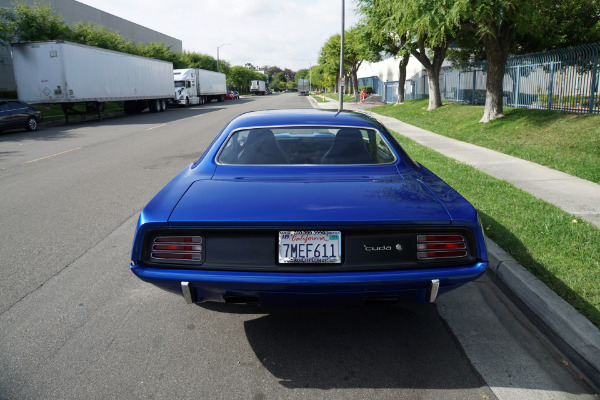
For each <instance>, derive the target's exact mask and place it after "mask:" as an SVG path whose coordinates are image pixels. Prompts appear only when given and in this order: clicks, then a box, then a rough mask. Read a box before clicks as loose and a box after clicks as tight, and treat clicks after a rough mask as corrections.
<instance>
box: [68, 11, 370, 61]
mask: <svg viewBox="0 0 600 400" xmlns="http://www.w3.org/2000/svg"><path fill="white" fill-rule="evenodd" d="M78 1H80V2H81V3H84V4H87V5H89V6H92V7H95V8H97V9H100V10H102V11H106V12H108V13H111V14H113V15H116V16H118V17H121V18H124V19H126V20H129V21H132V22H135V23H137V24H140V25H142V26H145V27H147V28H150V29H153V30H155V31H159V32H161V33H164V34H166V35H169V36H172V37H174V38H176V39H179V40H181V41H182V42H183V50H185V51H190V52H196V53H201V54H207V55H209V56H212V57H214V58H217V47H219V46H220V47H219V59H221V60H225V61H228V62H229V63H230V64H231V66H235V65H242V66H243V65H245V64H246V63H252V65H254V66H256V67H263V66H265V65H268V66H277V67H279V68H282V69H284V68H290V69H291V70H293V71H298V70H299V69H303V68H308V67H309V66H310V65H311V64H312V65H316V64H318V58H319V52H320V50H321V47H323V45H324V44H325V42H326V41H327V40H328V39H329V38H330V37H331V36H332V35H334V34H337V33H340V32H341V26H342V25H341V24H342V17H341V11H342V1H341V0H216V1H215V0H178V1H174V2H171V1H164V0H161V1H155V0H128V1H123V0H78ZM355 8H356V4H355V1H354V0H345V28H346V30H348V29H349V28H351V27H352V26H354V25H356V23H357V22H358V20H359V19H360V17H359V16H358V15H356V13H355V11H354V10H355ZM223 44H224V46H221V45H223Z"/></svg>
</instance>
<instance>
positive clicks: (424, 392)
mask: <svg viewBox="0 0 600 400" xmlns="http://www.w3.org/2000/svg"><path fill="white" fill-rule="evenodd" d="M308 107H310V104H309V102H308V101H307V99H306V98H305V97H299V96H297V95H295V94H276V95H273V96H264V97H253V98H246V99H244V98H242V99H240V100H236V101H228V102H225V103H212V104H209V105H202V106H197V107H190V108H172V109H168V110H167V111H166V112H164V113H159V114H148V113H144V114H141V115H135V116H122V117H115V118H110V119H107V120H104V121H102V122H100V121H95V120H90V121H88V122H82V123H76V124H72V125H68V126H55V127H43V128H42V129H41V130H40V131H38V132H36V133H28V132H11V133H5V134H3V135H0V238H1V239H2V240H0V399H82V398H86V399H116V398H127V399H138V398H143V399H146V398H156V399H164V398H169V399H171V398H200V399H213V398H214V399H285V398H290V399H295V398H303V399H304V398H311V399H312V398H319V399H376V398H383V399H387V398H393V399H399V398H407V399H440V398H443V399H479V400H480V399H495V398H499V399H501V400H504V399H540V398H543V399H571V398H572V399H575V398H577V399H594V398H597V396H595V395H594V394H593V390H592V389H591V388H590V387H589V386H588V385H586V384H585V382H584V381H583V380H582V379H581V378H580V377H579V376H578V374H577V372H576V371H574V370H573V369H572V368H571V367H570V365H569V362H568V360H566V359H564V357H562V356H561V355H560V354H559V353H558V352H557V351H556V350H554V349H553V348H552V347H551V346H550V345H549V344H548V343H547V341H546V340H545V338H544V337H543V336H542V335H540V334H539V333H538V332H537V331H536V330H535V329H534V328H533V327H532V326H531V325H530V324H529V323H528V322H527V320H526V319H525V318H523V317H522V316H521V315H520V313H519V311H518V310H517V309H516V308H515V307H514V306H513V305H512V304H511V303H510V301H508V300H507V299H506V298H505V297H504V296H503V294H502V293H501V292H500V291H499V290H498V289H497V288H496V287H495V286H494V285H493V283H491V282H490V281H489V279H488V278H487V277H486V276H484V277H482V278H481V279H479V280H478V281H476V282H472V283H470V284H468V285H466V286H465V287H463V288H460V289H458V290H456V291H454V292H451V293H448V294H446V295H444V296H442V297H441V298H440V299H439V300H438V303H437V304H435V305H396V306H385V307H384V306H373V307H371V306H369V307H335V308H318V309H313V308H291V309H289V308H285V309H284V308H269V309H264V308H258V307H243V306H226V305H205V306H198V305H186V304H185V302H184V300H183V299H182V298H179V297H177V296H175V295H172V294H169V293H166V292H163V291H161V290H159V289H157V288H155V287H154V286H151V285H149V284H146V283H144V282H142V281H140V280H139V279H137V278H136V277H135V276H134V275H133V274H132V273H131V272H130V271H129V268H128V261H129V252H130V247H131V241H132V239H133V232H134V229H135V224H136V221H137V217H138V214H139V212H140V210H141V208H142V207H143V206H144V205H145V204H146V203H147V202H148V201H149V200H150V199H151V198H152V196H153V195H154V194H155V193H156V192H157V191H158V190H159V189H160V188H162V187H163V186H164V184H166V183H167V182H168V181H169V180H170V179H171V178H172V177H173V176H174V175H175V174H176V173H178V172H179V171H181V170H182V169H183V168H184V167H185V166H187V165H188V164H189V163H191V162H193V161H195V160H196V159H197V158H198V157H199V156H200V155H201V153H202V152H203V150H204V149H205V148H206V147H207V146H208V145H209V144H210V142H211V141H212V139H213V138H214V137H215V135H216V134H217V133H218V132H219V131H220V130H221V129H222V128H223V126H224V125H225V124H226V123H227V122H228V121H229V120H231V119H232V118H233V117H235V116H237V115H239V114H241V113H243V112H246V111H249V110H256V109H266V108H308Z"/></svg>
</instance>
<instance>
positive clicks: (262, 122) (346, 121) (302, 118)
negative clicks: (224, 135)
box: [228, 109, 383, 130]
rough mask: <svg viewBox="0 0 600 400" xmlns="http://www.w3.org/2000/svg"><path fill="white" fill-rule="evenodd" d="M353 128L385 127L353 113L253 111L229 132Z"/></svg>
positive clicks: (233, 125)
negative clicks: (255, 129) (285, 128)
mask: <svg viewBox="0 0 600 400" xmlns="http://www.w3.org/2000/svg"><path fill="white" fill-rule="evenodd" d="M302 125H304V126H333V127H335V126H351V127H362V128H374V129H379V130H382V129H383V127H382V126H381V125H380V124H379V123H378V122H377V121H375V120H374V119H372V118H371V117H369V116H367V115H366V114H362V113H357V112H353V111H341V112H338V111H337V110H320V109H292V110H263V111H252V112H248V113H245V114H242V115H240V116H239V117H237V118H235V119H234V120H233V121H231V123H230V124H229V126H228V128H229V130H235V129H241V128H251V127H270V126H302Z"/></svg>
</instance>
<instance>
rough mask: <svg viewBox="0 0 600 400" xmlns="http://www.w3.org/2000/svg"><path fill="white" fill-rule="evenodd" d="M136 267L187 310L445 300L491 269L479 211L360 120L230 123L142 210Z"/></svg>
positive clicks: (291, 117)
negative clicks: (191, 306)
mask: <svg viewBox="0 0 600 400" xmlns="http://www.w3.org/2000/svg"><path fill="white" fill-rule="evenodd" d="M131 257H132V261H131V264H130V268H131V270H132V271H133V273H134V274H135V275H137V276H138V277H139V278H141V279H143V280H144V281H147V282H150V283H152V284H154V285H156V286H158V287H160V288H163V289H165V290H168V291H171V292H174V293H177V294H180V295H183V297H184V298H185V300H186V301H187V302H188V303H201V302H206V301H215V302H227V303H252V304H311V303H312V304H332V303H338V304H339V303H342V304H348V303H363V302H369V301H378V300H386V301H397V300H409V301H418V302H426V303H427V302H433V301H435V299H436V297H437V296H438V295H439V294H441V293H443V292H446V291H448V290H451V289H453V288H456V287H458V286H460V285H462V284H464V283H467V282H469V281H471V280H473V279H476V278H477V277H479V276H480V275H481V274H482V273H483V272H484V270H485V268H486V266H487V264H488V259H487V253H486V247H485V242H484V237H483V233H482V230H481V225H480V223H479V219H478V216H477V212H476V211H475V209H474V208H473V206H472V205H471V204H470V203H469V202H468V201H467V200H465V199H464V198H463V197H462V196H461V195H460V194H458V193H457V192H456V191H455V190H454V189H452V188H451V187H450V186H448V184H446V183H445V182H443V181H442V180H441V179H439V178H438V177H437V176H436V175H434V174H433V173H432V172H430V171H429V170H428V169H426V168H425V167H424V166H422V165H420V164H418V163H416V162H415V161H413V160H412V159H411V158H410V157H409V156H408V154H406V152H405V151H404V149H403V148H402V147H401V146H400V145H399V144H398V143H397V142H396V141H395V140H394V138H393V137H392V135H391V134H390V133H389V132H388V131H387V130H386V128H385V127H384V126H382V125H381V124H380V123H378V122H377V121H375V120H374V119H372V118H370V117H368V116H366V115H364V114H361V113H354V112H336V111H325V110H272V111H257V112H250V113H247V114H243V115H241V116H239V117H237V118H235V119H234V120H233V121H231V122H230V123H229V124H227V126H226V127H225V128H224V129H223V131H222V132H221V133H220V134H219V135H217V137H216V139H215V140H214V142H213V143H212V144H211V145H210V146H209V148H208V149H207V150H206V151H205V153H204V154H203V155H202V157H201V158H200V159H199V160H198V161H197V162H195V163H193V164H191V165H189V166H188V167H186V168H185V169H184V170H183V171H181V172H180V173H179V174H178V175H177V176H176V177H175V178H174V179H173V180H172V181H171V182H169V183H168V184H167V185H166V186H165V187H164V188H163V189H162V190H161V191H160V192H159V193H158V194H157V195H156V196H155V197H154V198H153V199H152V200H151V201H150V202H149V203H148V205H147V206H146V207H145V208H144V209H143V211H142V213H141V215H140V219H139V223H138V226H137V231H136V234H135V238H134V242H133V250H132V255H131Z"/></svg>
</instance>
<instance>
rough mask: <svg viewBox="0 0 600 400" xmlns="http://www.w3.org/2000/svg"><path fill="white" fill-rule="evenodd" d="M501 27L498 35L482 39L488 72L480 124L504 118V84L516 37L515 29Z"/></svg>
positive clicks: (505, 25)
mask: <svg viewBox="0 0 600 400" xmlns="http://www.w3.org/2000/svg"><path fill="white" fill-rule="evenodd" d="M501 26H502V28H500V29H498V30H497V33H495V34H494V35H491V34H489V35H486V36H484V38H483V39H482V40H483V43H484V46H485V54H486V58H487V63H488V70H487V76H486V81H485V108H484V110H483V117H482V118H481V120H480V121H479V122H489V121H491V120H494V119H496V118H502V117H504V109H503V99H502V97H503V93H504V91H503V87H502V86H503V85H502V84H503V82H504V73H505V71H506V60H507V59H508V54H509V50H510V44H511V42H512V38H513V36H514V27H513V26H512V25H511V24H506V23H505V24H503V25H501Z"/></svg>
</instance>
